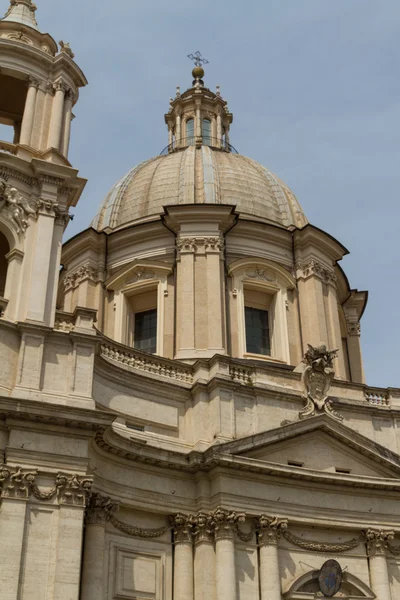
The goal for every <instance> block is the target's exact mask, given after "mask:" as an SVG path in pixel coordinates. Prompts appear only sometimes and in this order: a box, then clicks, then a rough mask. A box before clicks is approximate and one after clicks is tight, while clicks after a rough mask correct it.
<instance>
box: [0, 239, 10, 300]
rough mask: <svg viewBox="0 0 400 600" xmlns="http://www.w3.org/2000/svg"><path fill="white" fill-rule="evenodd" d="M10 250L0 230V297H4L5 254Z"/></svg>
mask: <svg viewBox="0 0 400 600" xmlns="http://www.w3.org/2000/svg"><path fill="white" fill-rule="evenodd" d="M9 251H10V246H9V244H8V241H7V238H6V237H5V235H3V234H2V233H1V232H0V297H3V298H4V292H5V288H6V279H7V268H8V262H7V259H6V255H7V254H8V253H9Z"/></svg>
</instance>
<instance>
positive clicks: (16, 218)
mask: <svg viewBox="0 0 400 600" xmlns="http://www.w3.org/2000/svg"><path fill="white" fill-rule="evenodd" d="M0 213H4V215H5V216H6V217H8V219H9V220H10V221H11V222H12V223H13V225H14V226H15V227H16V230H17V233H21V232H22V233H24V232H25V231H26V229H27V227H28V225H29V217H30V216H33V215H35V214H36V213H35V210H34V209H33V208H32V207H31V206H30V205H29V202H28V201H27V200H26V199H25V198H24V197H23V196H21V194H20V193H19V192H18V190H17V189H16V188H14V187H12V186H10V185H8V183H7V181H6V180H5V179H3V178H2V177H0Z"/></svg>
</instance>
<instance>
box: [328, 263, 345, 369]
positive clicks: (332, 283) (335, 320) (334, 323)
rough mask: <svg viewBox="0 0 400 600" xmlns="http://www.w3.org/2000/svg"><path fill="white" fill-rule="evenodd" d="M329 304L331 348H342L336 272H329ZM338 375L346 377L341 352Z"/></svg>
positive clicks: (338, 359)
mask: <svg viewBox="0 0 400 600" xmlns="http://www.w3.org/2000/svg"><path fill="white" fill-rule="evenodd" d="M326 281H327V294H328V296H327V305H328V327H329V330H330V331H329V334H330V335H329V340H330V347H331V348H339V349H341V348H342V332H341V329H340V320H339V306H338V300H337V291H336V276H335V275H334V273H331V274H329V276H328V274H327V278H326ZM336 377H340V378H341V379H346V366H345V356H344V353H343V352H342V351H340V352H339V354H338V358H337V361H336Z"/></svg>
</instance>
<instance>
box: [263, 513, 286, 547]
mask: <svg viewBox="0 0 400 600" xmlns="http://www.w3.org/2000/svg"><path fill="white" fill-rule="evenodd" d="M287 527H288V520H287V519H278V517H267V516H266V515H261V516H260V517H258V518H257V519H256V531H257V534H258V542H259V544H260V545H265V546H267V545H271V544H274V545H276V544H278V542H279V539H280V537H281V536H282V534H283V533H284V532H285V530H286V529H287Z"/></svg>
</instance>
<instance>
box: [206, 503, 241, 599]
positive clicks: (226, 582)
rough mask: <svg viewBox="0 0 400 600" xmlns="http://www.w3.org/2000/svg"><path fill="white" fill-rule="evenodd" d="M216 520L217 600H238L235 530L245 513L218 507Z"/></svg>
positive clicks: (215, 514)
mask: <svg viewBox="0 0 400 600" xmlns="http://www.w3.org/2000/svg"><path fill="white" fill-rule="evenodd" d="M213 519H214V522H215V558H216V561H215V562H216V584H217V585H216V587H217V600H236V599H237V588H236V568H235V531H236V527H237V524H238V522H239V521H242V520H243V521H244V519H245V515H244V514H241V513H240V514H238V513H235V512H234V511H226V510H222V509H218V510H216V511H215V512H214V514H213Z"/></svg>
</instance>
